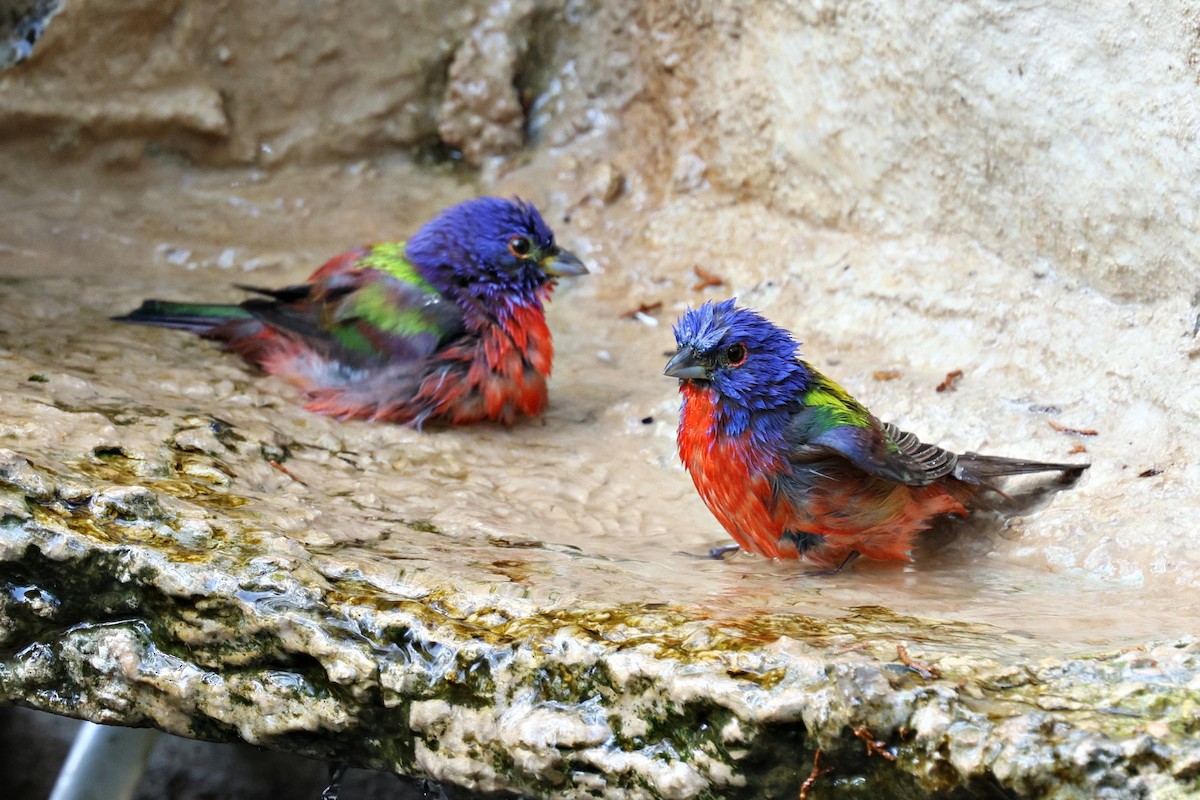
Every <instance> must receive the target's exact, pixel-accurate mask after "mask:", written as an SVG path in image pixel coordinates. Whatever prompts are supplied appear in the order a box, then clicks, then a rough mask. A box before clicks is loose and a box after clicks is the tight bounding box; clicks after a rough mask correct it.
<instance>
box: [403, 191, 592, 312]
mask: <svg viewBox="0 0 1200 800" xmlns="http://www.w3.org/2000/svg"><path fill="white" fill-rule="evenodd" d="M404 253H405V256H406V257H407V258H408V260H409V261H410V262H411V263H412V265H413V266H414V267H416V268H417V269H418V270H419V271H420V273H421V274H422V275H423V276H424V277H425V279H426V280H428V281H429V282H430V283H432V284H433V285H434V286H435V287H437V289H439V290H440V291H442V292H443V293H445V294H447V295H450V296H451V297H455V298H457V299H470V300H473V301H474V302H473V303H471V304H469V306H470V307H472V308H479V307H480V306H481V307H482V309H486V310H488V311H490V312H501V311H503V310H504V309H505V308H511V307H512V306H514V305H526V304H529V303H539V302H540V297H541V289H542V287H544V286H545V285H546V284H547V283H549V282H550V281H551V280H553V279H554V278H556V277H559V276H563V275H583V274H584V273H586V272H587V268H586V267H585V266H584V265H583V262H582V261H580V260H579V259H578V258H577V257H576V256H575V255H573V254H572V253H570V252H568V251H566V250H563V249H562V248H560V247H559V246H558V245H557V244H555V242H554V233H553V231H551V230H550V227H549V226H548V225H547V224H546V221H545V220H543V219H542V215H541V214H539V213H538V210H537V209H536V208H534V207H533V204H532V203H526V202H525V201H524V200H521V199H519V198H515V197H514V198H513V199H511V200H506V199H502V198H498V197H478V198H475V199H474V200H467V201H465V202H462V203H459V204H458V205H455V206H451V207H450V208H448V209H446V210H445V211H443V212H442V213H440V214H438V215H437V216H436V217H434V218H433V219H431V220H430V221H429V222H427V223H425V224H424V225H423V226H421V229H420V230H419V231H417V233H416V234H415V235H414V236H413V237H412V238H411V239H410V240H409V241H408V244H407V245H406V246H405V251H404Z"/></svg>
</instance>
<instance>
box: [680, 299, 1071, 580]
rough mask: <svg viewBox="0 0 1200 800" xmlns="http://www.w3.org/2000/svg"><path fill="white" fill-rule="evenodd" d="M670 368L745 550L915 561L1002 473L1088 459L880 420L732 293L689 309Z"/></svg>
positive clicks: (687, 460) (812, 558)
mask: <svg viewBox="0 0 1200 800" xmlns="http://www.w3.org/2000/svg"><path fill="white" fill-rule="evenodd" d="M675 339H676V342H677V344H678V346H679V348H678V351H677V352H676V353H675V355H674V356H673V357H672V358H671V360H670V362H669V363H668V365H667V368H666V370H665V373H664V374H666V375H667V376H669V377H674V378H678V379H679V384H680V385H679V390H680V393H681V394H682V395H683V404H682V408H681V411H680V422H679V434H678V444H679V455H680V458H681V459H682V460H683V464H684V466H685V467H686V468H687V470H688V472H689V473H691V476H692V480H693V481H694V482H695V484H696V489H697V490H698V491H699V493H700V496H701V498H703V500H704V502H705V504H706V505H707V506H708V508H709V509H710V510H711V511H712V512H713V514H714V515H715V516H716V518H717V519H718V521H720V523H721V525H722V526H724V528H725V530H726V531H728V532H729V535H730V536H731V537H733V539H734V541H735V542H737V544H738V546H740V547H741V548H742V549H744V550H748V551H750V552H753V553H758V554H760V555H764V556H769V557H773V558H782V559H795V558H800V559H803V560H804V561H806V562H808V563H810V564H814V565H817V566H821V567H824V568H831V569H840V568H841V567H843V566H845V565H847V564H849V563H850V562H851V561H853V560H854V559H855V558H857V557H858V556H860V555H861V556H866V557H868V558H873V559H880V560H907V559H908V558H909V551H910V548H911V547H912V543H913V538H914V536H915V535H916V534H917V533H919V532H921V531H923V530H925V529H926V528H928V527H929V524H930V522H931V520H932V519H933V518H934V517H937V516H938V515H941V514H955V515H959V516H966V514H967V512H968V510H969V509H970V508H971V506H972V503H973V502H974V501H975V500H976V498H977V495H978V494H979V493H980V491H981V490H983V489H986V488H991V484H990V481H992V480H993V479H995V478H999V477H1002V476H1005V475H1017V474H1022V473H1030V472H1043V471H1064V472H1079V471H1081V470H1083V469H1085V468H1086V466H1087V465H1076V464H1054V463H1046V462H1038V461H1024V460H1020V459H1011V458H1001V457H998V456H983V455H978V454H975V453H967V454H963V455H959V454H955V453H952V452H950V451H948V450H944V449H942V448H940V447H937V446H934V445H929V444H925V443H923V442H921V441H920V440H918V439H917V437H916V436H914V435H912V434H911V433H906V432H904V431H901V430H900V429H898V428H896V427H895V426H894V425H891V424H888V423H882V422H880V421H879V420H878V419H876V418H875V416H874V415H872V414H871V413H870V412H869V411H868V410H867V409H866V408H865V407H864V406H863V405H862V404H860V403H859V402H858V401H856V400H855V399H854V398H853V397H851V396H850V395H849V394H848V393H847V392H846V391H845V390H844V389H843V388H842V387H840V386H838V385H837V384H836V383H834V382H833V381H831V380H830V379H829V378H827V377H825V376H824V375H822V374H821V373H820V372H818V371H817V370H815V369H813V367H812V366H810V365H809V364H807V363H806V362H804V361H803V360H801V359H800V356H799V344H798V343H797V342H796V340H795V339H793V338H792V336H791V334H789V333H788V332H787V331H785V330H783V329H782V328H780V327H778V326H776V325H774V324H772V323H771V322H769V321H768V320H766V319H764V318H763V317H762V316H760V315H758V314H757V313H755V312H753V311H750V310H747V309H743V308H737V307H736V306H735V305H734V301H733V300H729V301H726V302H723V303H719V304H716V305H714V304H712V303H706V304H705V305H703V306H701V307H700V308H698V309H691V310H688V311H687V312H686V313H685V314H684V315H683V316H682V317H681V318H680V320H679V322H678V323H677V325H676V327H675Z"/></svg>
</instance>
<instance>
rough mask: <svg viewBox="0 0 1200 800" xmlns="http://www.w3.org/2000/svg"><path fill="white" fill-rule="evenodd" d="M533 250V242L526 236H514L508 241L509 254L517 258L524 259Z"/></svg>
mask: <svg viewBox="0 0 1200 800" xmlns="http://www.w3.org/2000/svg"><path fill="white" fill-rule="evenodd" d="M532 249H533V242H531V241H529V240H528V239H527V238H525V237H524V236H514V237H512V238H511V239H509V240H508V252H510V253H512V254H513V255H514V256H516V257H517V258H524V257H525V256H527V255H529V251H530V250H532Z"/></svg>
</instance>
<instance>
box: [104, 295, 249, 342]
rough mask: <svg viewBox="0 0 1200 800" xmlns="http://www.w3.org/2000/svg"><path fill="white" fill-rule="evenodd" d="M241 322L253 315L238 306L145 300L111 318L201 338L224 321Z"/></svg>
mask: <svg viewBox="0 0 1200 800" xmlns="http://www.w3.org/2000/svg"><path fill="white" fill-rule="evenodd" d="M242 319H253V316H252V315H251V314H250V312H249V311H247V310H246V309H244V308H242V307H241V306H235V305H222V304H219V303H173V302H171V301H169V300H144V301H143V302H142V304H141V305H140V306H138V307H137V308H136V309H135V310H133V311H131V312H129V313H128V314H126V315H124V316H121V317H113V320H114V321H116V322H131V323H133V324H135V325H153V326H155V327H158V328H174V329H175V330H181V331H191V332H192V333H198V334H200V335H201V336H204V335H207V334H210V333H212V332H213V331H214V330H215V329H217V328H219V327H221V326H222V325H224V324H225V323H227V322H233V321H235V320H242Z"/></svg>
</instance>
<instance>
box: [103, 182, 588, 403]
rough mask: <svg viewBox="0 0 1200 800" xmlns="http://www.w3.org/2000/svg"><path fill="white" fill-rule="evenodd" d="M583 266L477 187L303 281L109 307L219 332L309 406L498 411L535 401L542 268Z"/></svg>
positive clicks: (548, 351)
mask: <svg viewBox="0 0 1200 800" xmlns="http://www.w3.org/2000/svg"><path fill="white" fill-rule="evenodd" d="M585 272H587V270H586V269H585V268H584V266H583V263H582V262H581V261H580V260H579V259H578V258H576V257H575V256H574V255H572V254H571V253H569V252H567V251H566V250H563V249H561V248H559V247H558V245H557V244H556V243H555V241H554V234H553V233H552V232H551V230H550V228H549V227H548V226H547V225H546V223H545V221H544V220H543V219H542V217H541V215H540V214H539V213H538V211H537V209H536V208H534V207H533V205H531V204H529V203H525V202H523V201H521V200H518V199H513V200H503V199H498V198H491V197H483V198H477V199H474V200H468V201H466V202H464V203H460V204H458V205H456V206H452V207H451V208H449V209H446V210H445V211H443V212H442V213H441V214H439V215H438V216H437V217H435V218H434V219H432V220H430V221H429V222H428V223H426V224H425V225H424V226H422V227H421V229H420V230H419V231H417V233H416V234H415V235H414V236H413V237H412V238H411V239H409V240H408V241H407V242H388V243H382V244H373V245H367V246H365V247H359V248H356V249H354V250H350V251H348V252H346V253H343V254H341V255H339V256H336V257H335V258H332V259H330V260H329V261H328V262H326V263H325V264H324V265H323V266H322V267H321V268H320V269H318V270H317V271H316V272H315V273H313V275H312V277H311V278H309V279H308V281H307V282H305V283H302V284H298V285H295V286H288V287H284V288H282V289H262V288H256V287H241V288H243V289H245V290H247V291H250V292H253V293H255V294H257V295H258V296H257V297H253V298H251V299H248V300H246V301H245V302H242V303H240V304H238V305H220V304H208V303H177V302H169V301H162V300H147V301H145V302H144V303H143V304H142V305H141V307H139V308H138V309H137V310H135V311H133V312H132V313H130V314H128V315H126V316H123V317H117V318H116V319H117V320H119V321H121V322H132V323H139V324H145V325H154V326H158V327H165V328H177V329H182V330H187V331H191V332H193V333H197V334H199V335H201V336H204V337H206V338H209V339H215V340H217V341H220V342H221V343H222V344H223V346H224V348H225V349H226V350H228V351H230V352H233V353H236V354H238V355H240V356H242V357H243V358H244V359H246V360H247V361H248V362H250V363H251V364H253V365H255V366H257V367H259V368H261V369H262V370H263V371H265V372H267V373H270V374H272V375H278V376H280V377H283V378H285V379H286V380H288V381H289V382H291V383H293V384H295V385H296V386H298V387H299V388H300V389H302V390H303V391H304V392H305V394H306V396H307V404H306V407H307V408H309V409H310V410H312V411H316V412H318V413H322V414H330V415H333V416H337V417H344V418H364V419H378V420H386V421H390V422H400V423H408V424H413V425H417V426H420V425H422V424H424V423H426V422H443V423H449V424H455V425H458V424H466V423H471V422H478V421H483V420H491V421H496V422H501V423H504V424H511V423H513V422H514V421H515V420H516V419H517V418H519V417H522V416H537V415H538V414H541V413H542V411H543V410H544V409H545V407H546V403H547V394H546V379H547V378H548V377H549V375H550V368H551V362H552V361H553V357H554V349H553V345H552V343H551V338H550V330H549V328H548V327H547V325H546V319H545V314H544V311H543V303H544V302H546V301H547V300H548V299H549V297H550V292H551V290H552V288H553V285H554V278H555V277H558V276H562V275H580V274H583V273H585Z"/></svg>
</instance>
